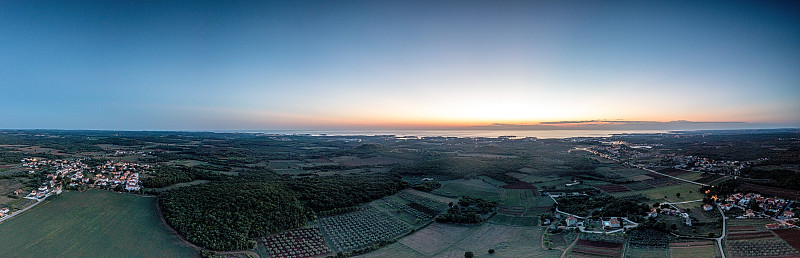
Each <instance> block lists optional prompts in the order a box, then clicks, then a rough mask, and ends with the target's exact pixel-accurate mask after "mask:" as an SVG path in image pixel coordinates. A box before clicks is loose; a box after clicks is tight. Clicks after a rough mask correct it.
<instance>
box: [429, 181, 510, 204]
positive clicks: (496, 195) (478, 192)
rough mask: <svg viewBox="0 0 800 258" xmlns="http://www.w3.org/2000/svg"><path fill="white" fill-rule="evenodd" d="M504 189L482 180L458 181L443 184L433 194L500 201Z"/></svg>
mask: <svg viewBox="0 0 800 258" xmlns="http://www.w3.org/2000/svg"><path fill="white" fill-rule="evenodd" d="M501 189H502V188H500V187H497V186H495V185H492V184H489V183H486V182H484V181H483V180H480V179H470V180H464V179H457V180H450V181H445V182H442V187H441V188H439V189H436V190H433V193H437V194H442V195H445V196H448V195H454V196H464V195H466V196H470V197H475V198H482V199H486V200H490V201H500V200H502V196H501V193H500V190H501Z"/></svg>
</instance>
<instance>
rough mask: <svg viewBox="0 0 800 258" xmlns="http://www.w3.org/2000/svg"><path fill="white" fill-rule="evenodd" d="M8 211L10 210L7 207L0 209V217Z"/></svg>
mask: <svg viewBox="0 0 800 258" xmlns="http://www.w3.org/2000/svg"><path fill="white" fill-rule="evenodd" d="M9 212H11V211H10V210H9V209H8V208H2V209H0V218H2V217H5V216H6V214H8V213H9Z"/></svg>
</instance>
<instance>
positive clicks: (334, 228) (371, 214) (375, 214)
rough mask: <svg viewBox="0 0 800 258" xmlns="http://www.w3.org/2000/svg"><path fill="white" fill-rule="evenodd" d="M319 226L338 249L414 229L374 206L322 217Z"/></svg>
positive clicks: (348, 247)
mask: <svg viewBox="0 0 800 258" xmlns="http://www.w3.org/2000/svg"><path fill="white" fill-rule="evenodd" d="M319 226H320V229H321V230H322V234H323V235H324V236H325V239H327V240H328V243H329V244H330V246H331V247H332V249H334V250H336V251H349V250H356V249H361V248H364V247H367V246H370V245H372V244H377V243H380V242H382V241H386V240H390V239H392V238H394V237H397V236H399V235H402V234H404V233H407V232H409V231H411V227H409V226H408V225H407V224H406V223H404V222H402V221H400V220H399V219H397V218H395V217H393V216H390V215H388V214H386V213H384V212H381V211H379V210H378V209H376V208H373V207H371V206H365V207H364V208H361V209H360V210H358V211H356V212H351V213H346V214H342V215H336V216H330V217H324V218H320V219H319Z"/></svg>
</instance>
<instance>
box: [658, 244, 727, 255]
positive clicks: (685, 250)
mask: <svg viewBox="0 0 800 258" xmlns="http://www.w3.org/2000/svg"><path fill="white" fill-rule="evenodd" d="M669 253H670V256H671V257H675V258H681V257H719V256H720V255H719V248H717V245H716V243H715V242H713V241H708V240H685V241H679V242H673V243H670V244H669Z"/></svg>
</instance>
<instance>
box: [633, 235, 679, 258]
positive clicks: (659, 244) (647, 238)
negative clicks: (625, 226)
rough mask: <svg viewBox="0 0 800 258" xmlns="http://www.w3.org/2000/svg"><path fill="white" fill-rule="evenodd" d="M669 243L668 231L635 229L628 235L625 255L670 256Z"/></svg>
mask: <svg viewBox="0 0 800 258" xmlns="http://www.w3.org/2000/svg"><path fill="white" fill-rule="evenodd" d="M669 243H670V238H669V235H668V234H666V233H663V232H658V231H652V230H648V231H641V230H635V231H632V232H631V233H630V234H629V235H628V243H627V247H626V248H625V257H669Z"/></svg>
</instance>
